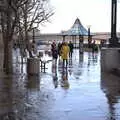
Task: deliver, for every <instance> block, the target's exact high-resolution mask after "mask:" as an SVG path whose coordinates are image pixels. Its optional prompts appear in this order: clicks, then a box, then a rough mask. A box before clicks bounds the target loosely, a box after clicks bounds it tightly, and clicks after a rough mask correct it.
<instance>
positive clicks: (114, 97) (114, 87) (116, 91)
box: [101, 73, 120, 120]
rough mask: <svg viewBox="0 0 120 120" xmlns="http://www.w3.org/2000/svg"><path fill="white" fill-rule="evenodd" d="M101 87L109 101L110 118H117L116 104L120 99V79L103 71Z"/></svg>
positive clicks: (111, 119)
mask: <svg viewBox="0 0 120 120" xmlns="http://www.w3.org/2000/svg"><path fill="white" fill-rule="evenodd" d="M101 89H102V90H103V92H104V93H105V95H106V98H107V102H108V106H109V107H108V109H109V114H108V118H109V119H110V120H116V117H117V113H116V107H115V105H116V104H118V101H119V99H120V80H119V78H118V77H116V76H113V75H111V74H107V73H102V74H101Z"/></svg>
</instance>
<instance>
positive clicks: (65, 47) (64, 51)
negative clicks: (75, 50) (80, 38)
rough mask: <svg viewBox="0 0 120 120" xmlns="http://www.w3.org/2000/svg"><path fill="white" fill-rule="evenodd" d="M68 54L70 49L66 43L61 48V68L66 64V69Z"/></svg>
mask: <svg viewBox="0 0 120 120" xmlns="http://www.w3.org/2000/svg"><path fill="white" fill-rule="evenodd" d="M69 52H70V48H69V46H68V44H67V42H64V43H63V45H62V47H61V58H62V60H63V67H64V66H65V62H66V67H67V64H68V56H69Z"/></svg>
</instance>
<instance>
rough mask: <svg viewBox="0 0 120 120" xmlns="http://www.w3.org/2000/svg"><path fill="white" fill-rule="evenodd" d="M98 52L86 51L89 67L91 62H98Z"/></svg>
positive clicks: (93, 63)
mask: <svg viewBox="0 0 120 120" xmlns="http://www.w3.org/2000/svg"><path fill="white" fill-rule="evenodd" d="M98 54H99V53H90V52H89V53H88V64H87V66H88V67H89V66H90V65H91V64H92V65H95V64H96V63H97V62H98V56H99V55H98Z"/></svg>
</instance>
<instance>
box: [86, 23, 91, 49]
mask: <svg viewBox="0 0 120 120" xmlns="http://www.w3.org/2000/svg"><path fill="white" fill-rule="evenodd" d="M87 27H88V47H89V48H90V44H91V35H90V27H91V26H90V25H88V26H87Z"/></svg>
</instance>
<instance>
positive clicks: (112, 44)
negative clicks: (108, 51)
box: [109, 0, 118, 47]
mask: <svg viewBox="0 0 120 120" xmlns="http://www.w3.org/2000/svg"><path fill="white" fill-rule="evenodd" d="M111 7H112V8H111V38H110V39H109V47H117V46H118V38H117V36H116V24H117V22H116V21H117V0H112V6H111Z"/></svg>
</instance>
